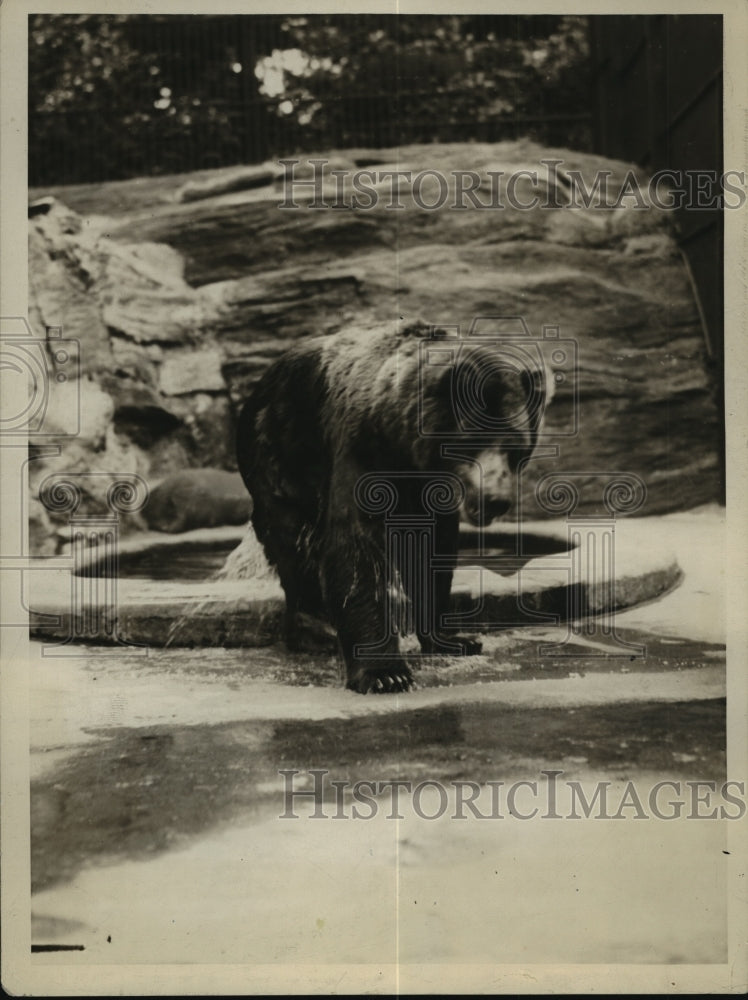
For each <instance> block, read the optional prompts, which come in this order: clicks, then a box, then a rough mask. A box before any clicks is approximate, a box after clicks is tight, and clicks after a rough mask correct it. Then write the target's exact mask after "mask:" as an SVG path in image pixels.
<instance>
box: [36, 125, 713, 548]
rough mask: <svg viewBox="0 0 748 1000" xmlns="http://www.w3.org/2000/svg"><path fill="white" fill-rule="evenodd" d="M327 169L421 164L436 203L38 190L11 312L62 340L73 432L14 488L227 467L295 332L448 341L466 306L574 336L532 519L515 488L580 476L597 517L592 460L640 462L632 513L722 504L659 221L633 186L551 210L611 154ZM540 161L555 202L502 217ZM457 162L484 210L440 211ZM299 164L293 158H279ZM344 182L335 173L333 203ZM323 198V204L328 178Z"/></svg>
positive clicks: (338, 162) (265, 185) (460, 154)
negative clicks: (437, 328) (554, 169)
mask: <svg viewBox="0 0 748 1000" xmlns="http://www.w3.org/2000/svg"><path fill="white" fill-rule="evenodd" d="M329 159H330V160H331V161H333V162H332V163H331V165H332V166H333V167H334V168H337V169H339V170H348V171H354V170H355V169H357V168H360V167H364V168H366V169H369V170H371V169H376V170H379V171H385V170H388V169H392V170H400V171H403V170H410V171H412V176H413V177H415V175H416V174H418V173H419V171H422V170H426V169H430V170H431V169H438V170H439V171H440V172H441V173H442V174H443V175H444V176H445V177H446V178H447V179H448V181H449V183H450V191H449V197H448V198H446V199H445V204H444V206H443V207H441V208H440V209H438V210H434V211H429V210H424V209H423V208H420V207H418V205H417V204H416V203H415V202H414V200H413V197H412V191H411V189H410V184H409V182H408V181H407V179H406V178H401V179H400V181H399V182H398V188H399V196H400V201H401V204H402V205H403V206H404V207H403V208H402V209H392V208H390V207H388V204H389V202H390V201H391V198H390V187H391V182H389V181H388V182H385V183H384V184H383V185H382V186H381V187H380V189H379V190H380V194H381V197H379V200H378V203H377V205H376V206H374V207H372V208H371V209H369V210H358V211H352V210H345V209H334V208H327V209H313V208H310V207H309V203H310V199H311V197H312V195H313V191H312V189H311V187H305V188H301V187H298V188H297V189H296V190H295V191H294V194H293V198H294V200H295V201H296V202H297V203H298V204H299V206H300V207H299V208H298V209H280V208H279V204H280V203H281V202H282V201H283V200H284V198H285V197H286V194H287V191H284V189H283V186H282V183H281V181H280V179H279V170H280V168H279V167H276V168H275V169H272V168H261V169H259V170H258V169H257V168H245V169H244V170H235V169H234V170H223V171H213V172H202V173H200V174H195V175H191V176H183V177H180V178H157V179H147V180H145V179H139V180H136V181H126V182H117V183H112V184H105V185H86V186H79V187H75V188H66V189H59V190H55V191H51V192H50V191H45V192H34V193H33V197H35V198H38V197H39V196H40V195H50V194H51V195H53V196H54V199H53V200H51V201H49V202H47V203H46V204H44V203H43V204H40V205H37V207H36V209H35V211H34V213H33V214H32V218H31V221H30V228H31V245H30V288H31V303H30V312H29V316H30V321H31V324H32V327H33V329H34V332H35V333H36V334H37V335H38V336H40V337H43V336H44V332H45V327H48V326H55V327H59V326H62V327H63V335H64V336H65V337H66V338H74V339H76V340H77V341H78V342H79V345H80V347H79V362H80V376H79V379H78V380H77V382H76V383H75V385H74V388H75V390H76V393H75V399H76V400H80V413H81V421H80V424H81V427H80V433H79V435H78V436H77V437H76V438H74V439H73V440H72V441H71V443H69V444H67V445H65V446H64V447H63V449H62V454H61V455H60V456H58V457H57V458H50V457H41V458H39V459H38V460H37V461H36V462H34V463H32V465H31V469H32V488H34V487H37V486H38V483H39V481H40V480H41V479H42V478H43V477H44V476H45V475H47V474H48V473H49V472H50V470H65V471H68V470H71V469H72V470H75V469H78V470H83V469H91V470H94V471H96V470H98V471H103V472H106V473H108V474H116V473H118V472H137V473H139V474H140V475H141V476H143V478H145V479H146V481H147V482H149V483H150V484H151V485H154V484H155V483H156V482H158V481H160V480H161V479H162V478H164V477H165V476H166V475H168V474H169V473H172V472H176V471H178V470H180V469H183V468H188V467H200V466H205V465H210V466H218V467H222V468H225V469H232V468H234V467H235V466H234V461H233V440H232V428H233V421H234V417H235V415H236V409H237V407H238V406H239V405H240V402H241V400H242V398H243V397H244V395H245V394H246V392H247V390H248V389H249V388H250V387H251V385H252V384H253V383H254V381H255V380H256V379H257V377H258V376H259V374H260V372H261V371H262V370H263V369H264V367H265V366H266V365H267V364H268V363H269V362H270V361H271V360H272V358H274V357H275V356H277V354H278V353H279V352H280V351H282V350H283V349H284V348H285V347H286V346H287V344H288V343H289V342H290V341H291V340H293V339H294V338H296V337H301V336H306V335H308V334H319V333H331V332H334V331H336V330H339V329H341V328H342V327H344V326H346V325H348V324H355V325H357V326H364V327H366V326H368V325H371V326H373V325H375V324H379V323H383V322H391V321H393V320H395V319H396V318H397V317H398V316H406V317H413V318H415V317H422V318H424V319H426V320H428V321H429V322H434V323H438V324H440V325H447V326H455V325H459V326H460V328H461V330H462V332H463V333H466V332H467V330H468V328H469V327H470V324H471V322H472V321H473V319H474V318H475V317H489V316H493V317H496V316H501V317H522V318H523V319H524V321H525V323H526V325H527V328H528V329H529V331H530V333H531V335H533V336H534V337H537V338H541V337H542V334H543V330H544V328H548V327H552V328H553V327H557V328H558V330H559V336H560V337H561V338H566V339H570V340H573V341H575V342H576V344H577V352H578V353H577V361H576V369H575V370H572V369H570V368H569V367H568V366H567V368H566V369H565V372H564V379H563V381H562V382H560V384H559V385H558V387H557V393H556V398H555V400H554V402H553V404H552V406H551V408H550V409H549V412H548V421H547V426H548V432H549V435H550V436H549V438H548V440H549V443H551V444H554V445H556V446H558V454H557V455H553V454H551V453H548V454H547V455H546V456H545V457H539V458H538V460H537V461H534V462H533V463H532V466H531V468H530V469H529V470H528V472H529V473H531V474H529V475H528V476H527V477H526V478H527V482H526V484H525V502H526V507H527V510H528V512H529V513H531V515H532V516H542V515H543V513H544V512H543V511H542V510H538V508H537V505H536V504H535V502H534V499H533V489H534V485H535V483H536V482H537V481H538V479H539V478H540V477H542V476H543V475H544V474H546V473H547V472H549V471H559V472H571V473H576V474H577V475H576V476H575V483H576V485H577V487H578V489H579V490H580V496H581V502H580V506H579V507H578V509H577V513H580V512H585V511H588V512H589V511H592V510H598V509H599V508H600V489H601V487H600V479H599V474H600V473H613V472H619V473H631V474H634V475H636V476H639V477H640V478H641V479H642V480H643V481H644V484H645V486H646V491H647V496H646V501H645V503H644V504H643V506H642V507H641V508H640V509H639V512H640V513H648V514H651V513H655V512H658V511H670V510H675V509H682V508H687V507H691V506H694V505H697V504H699V503H702V502H705V501H709V500H713V499H715V498H717V497H718V496H719V483H718V477H719V465H718V447H717V442H718V434H719V433H720V419H719V415H718V413H717V410H716V408H715V405H714V402H713V397H712V392H711V387H710V385H709V378H708V374H707V370H706V365H705V356H704V347H703V343H704V341H703V336H702V331H701V328H700V324H699V315H698V310H697V307H696V304H695V301H694V297H693V293H692V290H691V287H690V284H689V279H688V274H687V270H686V267H685V265H684V263H683V261H682V259H681V256H680V253H679V251H678V248H677V244H676V242H675V240H674V238H673V236H672V233H671V230H670V220H669V218H668V216H667V213H665V212H663V211H662V210H658V209H656V208H654V207H652V206H651V205H650V204H649V203H648V202H647V203H646V204H644V205H642V204H638V205H637V204H635V203H633V202H634V201H635V199H633V198H632V199H628V202H626V203H624V205H623V206H622V207H619V208H616V209H605V208H594V207H590V208H570V207H568V205H567V204H566V202H567V201H568V198H567V195H568V187H567V185H566V184H565V181H564V177H565V174H564V171H566V170H567V169H572V170H578V171H580V172H581V175H582V176H583V177H584V179H585V181H586V182H587V187H588V188H590V187H591V185H592V181H593V178H594V176H595V173H596V172H597V171H600V170H607V171H609V172H610V181H609V186H610V189H611V190H613V191H615V190H617V187H618V186H620V183H621V181H622V180H623V178H624V177H625V175H626V173H627V171H628V170H629V169H630V168H629V167H628V165H626V164H622V163H618V162H613V161H609V160H605V159H602V158H600V157H595V156H591V155H583V154H575V153H571V152H569V151H565V150H562V151H556V150H553V151H552V150H547V149H543V148H541V147H538V146H535V145H533V144H530V143H523V142H520V143H499V144H494V145H480V144H469V145H462V144H455V145H442V146H439V145H427V146H412V147H404V148H402V149H399V150H377V151H373V152H372V151H360V150H353V151H348V152H346V153H340V152H336V153H335V154H334V156H331V157H329ZM549 159H551V160H562V161H563V165H562V167H560V168H559V171H558V176H557V177H556V179H555V183H554V178H553V177H551V178H550V180H551V184H550V187H549V188H548V189H547V193H548V195H549V197H548V202H549V203H550V207H547V206H544V205H543V204H542V201H543V199H541V204H539V205H537V206H536V207H534V208H532V209H529V210H523V209H521V208H519V207H516V206H515V207H512V205H511V204H510V203H509V201H508V200H507V197H506V181H507V178H508V177H510V176H511V175H512V174H513V173H515V174H516V172H517V171H518V170H523V169H524V170H530V171H535V172H536V173H537V174H538V175H539V177H540V178H541V179H542V178H543V177H546V176H547V171H546V170H545V168H544V167H543V165H542V162H541V161H543V160H549ZM458 170H472V171H476V172H478V173H479V174H480V176H481V186H480V188H478V189H476V195H477V197H478V198H479V199H480V201H481V202H483V203H487V202H489V201H490V200H491V199H492V198H493V199H494V200H495V201H496V200H498V202H499V203H500V204H501V205H502V207H500V208H499V207H492V208H478V207H475V206H473V205H471V203H470V199H463V201H464V203H465V208H464V209H455V208H453V207H450V205H452V204H453V203H454V201H455V197H454V184H455V180H454V173H453V172H454V171H458ZM502 172H503V173H502ZM310 174H311V168H310V167H309V166H308V164H306V163H305V162H303V163H302V164H300V165H299V167H298V168H297V171H296V176H297V177H298V178H300V179H303V178H304V177H307V178H308V177H309V176H310ZM340 176H343V175H342V174H341V175H340ZM497 178H498V186H497ZM435 184H436V181H435V180H434V179H433V178H427V179H426V180H424V183H423V185H422V188H421V190H420V195H421V197H422V199H423V201H426V202H433V201H435V200H437V196H438V195H439V189H438V187H435V186H434V185H435ZM350 185H351V180H350V174H349V175H348V177H347V178H346V179H345V180H344V186H343V189H342V193H343V199H344V201H349V200H350V197H351V193H352V191H351V186H350ZM429 185H431V186H429ZM538 190H539V188H538V187H537V186H533V185H531V183H530V181H529V180H528V179H527V178H526V177H525V179H524V180H522V181H521V182H520V183H519V184H517V186H516V188H515V196H516V199H518V200H521V201H522V202H526V203H528V202H530V201H531V199H532V197H533V195H535V194H537V193H538ZM642 190H643V191H645V192H646V186H645V185H644V186H643V187H642ZM323 193H324V197H325V198H326V200H327V201H328V202H332V201H334V200H335V198H336V189H335V187H334V184H333V181H332V180H331V181H329V182H327V183H326V184H325V186H324V189H323ZM487 329H490V325H489V327H487ZM549 351H551V352H552V345H550V346H549V345H548V344H546V347H545V348H544V352H545V353H546V354H548V353H549ZM52 364H53V365H54V361H53V362H52ZM68 367H69V366H68ZM575 386H576V388H577V389H578V400H577V401H575ZM66 392H67V396H65V395H64V393H63V392H62V391H58V390H57V389H55V388H53V392H52V399H51V410H50V417H51V418H52V419H54V415H55V412H56V410H59V411H63V410H66V409H67V410H69V407H70V405H71V396H70V392H71V387H70V384H68V386H67V389H66ZM76 405H77V402H76ZM575 413H576V422H577V430H576V433H568V432H569V431H572V432H573V431H574V416H575ZM563 432H566V433H563ZM557 433H561V434H562V436H554V435H555V434H557ZM133 524H134V525H137V524H138V521H137V519H134V520H133ZM38 534H39V531H37V535H38Z"/></svg>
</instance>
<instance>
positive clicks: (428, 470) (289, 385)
mask: <svg viewBox="0 0 748 1000" xmlns="http://www.w3.org/2000/svg"><path fill="white" fill-rule="evenodd" d="M527 358H530V355H529V354H528V353H527V352H525V351H520V352H517V351H509V352H504V351H502V350H501V349H500V348H498V347H497V345H496V343H494V342H491V341H484V340H482V339H481V338H475V340H474V341H473V340H472V339H471V338H465V339H462V340H460V339H456V338H453V337H450V336H448V335H447V334H446V333H445V332H444V331H443V330H439V329H435V328H434V327H431V326H429V325H427V324H425V323H422V322H416V323H412V324H409V325H408V324H405V325H403V324H401V325H399V326H395V325H394V324H393V326H392V327H388V328H383V329H375V330H370V329H369V330H351V331H344V332H341V333H338V334H334V335H330V336H323V337H315V338H307V339H304V340H301V341H300V342H298V343H297V344H296V345H294V346H293V347H291V348H290V349H289V350H288V351H287V352H286V353H284V354H283V355H282V356H281V357H280V358H279V359H277V360H276V361H275V362H274V363H273V364H272V365H271V366H270V367H269V368H268V369H267V370H266V371H265V373H264V374H263V376H262V378H261V379H260V381H259V382H258V383H257V385H256V387H255V389H254V391H253V393H252V395H251V397H250V399H249V400H248V401H247V403H246V404H245V406H244V408H243V410H242V412H241V415H240V418H239V424H238V429H237V454H238V464H239V470H240V472H241V474H242V477H243V479H244V482H245V484H246V486H247V488H248V490H249V492H250V494H251V496H252V500H253V504H254V508H253V514H252V522H253V525H254V529H255V532H256V534H257V537H258V539H259V541H260V542H261V543H262V545H263V547H264V550H265V554H266V556H267V558H268V560H269V561H270V563H271V564H272V565H273V566H274V567H275V568H276V569H277V571H278V574H279V576H280V581H281V584H282V586H283V590H284V592H285V597H286V613H285V618H284V623H285V624H284V634H285V639H286V642H287V644H288V645H289V647H290V648H295V647H296V648H297V644H298V634H297V623H298V620H299V619H298V616H299V615H300V614H301V615H311V616H313V617H314V618H318V619H322V620H325V621H327V622H328V623H330V624H331V625H332V626H333V628H334V629H335V630H336V631H337V636H338V641H339V644H340V648H341V652H342V655H343V658H344V660H345V667H346V686H347V687H348V688H350V689H352V690H354V691H358V692H361V693H362V694H366V693H367V692H376V693H386V692H394V691H407V690H408V689H409V688H410V687H411V685H412V683H413V676H412V674H411V671H410V669H409V667H408V665H407V664H406V662H405V660H404V658H403V657H402V655H401V654H400V651H399V642H398V634H399V633H401V632H402V631H403V628H404V626H403V615H402V614H401V613H400V612H398V611H397V610H394V611H393V608H395V609H397V607H398V602H399V601H402V599H403V598H404V599H405V601H406V603H407V605H408V607H409V609H410V611H409V614H410V618H409V619H407V624H406V626H405V627H408V626H409V627H410V629H411V630H412V631H415V632H416V634H417V636H418V639H419V642H420V645H421V649H422V651H423V652H424V653H437V652H444V653H474V652H478V651H480V648H481V645H480V642H479V641H477V640H476V639H473V638H467V637H464V636H459V635H454V634H453V633H451V632H450V630H449V628H448V627H446V625H445V615H446V613H447V611H448V605H449V596H450V588H451V583H452V574H453V570H454V568H455V565H456V559H457V550H458V540H459V525H460V517H461V515H462V516H463V517H464V518H466V519H467V520H468V521H469V522H470V523H471V524H473V525H476V526H481V525H484V524H488V523H489V522H490V521H491V520H493V519H494V518H496V517H499V516H501V515H502V514H504V513H505V512H506V511H507V510H508V509H509V507H510V506H511V503H512V501H513V499H514V495H515V489H516V484H515V478H516V476H515V474H516V472H517V469H518V468H519V467H520V466H521V464H522V463H523V461H524V460H526V459H527V458H528V457H529V455H530V454H531V453H532V450H533V448H534V446H535V443H536V441H537V436H538V429H539V424H540V420H541V417H542V412H543V408H544V405H545V395H546V379H545V372H544V369H543V366H542V364H534V363H532V361H531V360H530V361H526V360H525V359H527Z"/></svg>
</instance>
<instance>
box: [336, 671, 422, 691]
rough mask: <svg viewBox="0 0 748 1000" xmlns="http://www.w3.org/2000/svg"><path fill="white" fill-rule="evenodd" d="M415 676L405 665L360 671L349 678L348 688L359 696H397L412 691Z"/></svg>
mask: <svg viewBox="0 0 748 1000" xmlns="http://www.w3.org/2000/svg"><path fill="white" fill-rule="evenodd" d="M413 684H414V682H413V675H412V673H411V672H410V670H409V669H408V667H407V666H406V665H405V663H397V664H391V665H390V666H382V667H366V668H360V669H358V670H357V671H356V672H355V673H354V674H353V675H352V676H350V677H349V678H348V683H347V684H346V687H347V688H349V690H351V691H357V692H358V693H359V694H396V693H398V692H405V691H410V689H411V688H412V687H413Z"/></svg>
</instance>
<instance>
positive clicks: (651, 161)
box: [29, 14, 723, 409]
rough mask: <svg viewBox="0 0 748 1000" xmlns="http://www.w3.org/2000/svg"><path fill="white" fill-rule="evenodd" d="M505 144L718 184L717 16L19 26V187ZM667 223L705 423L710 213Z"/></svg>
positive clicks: (49, 22)
mask: <svg viewBox="0 0 748 1000" xmlns="http://www.w3.org/2000/svg"><path fill="white" fill-rule="evenodd" d="M522 137H527V138H530V139H533V140H535V141H538V142H540V143H542V144H544V145H547V146H556V147H559V146H560V147H566V148H570V149H576V150H580V151H594V152H599V153H602V154H604V155H606V156H609V157H613V158H616V159H621V160H624V161H628V162H632V163H636V164H639V165H641V166H643V167H645V168H646V169H648V170H649V171H651V172H654V171H656V170H658V169H662V168H669V169H672V170H676V171H696V170H698V171H713V172H714V173H715V174H720V173H721V172H722V169H723V164H722V18H721V16H720V15H709V14H707V15H647V16H639V15H636V16H634V15H610V16H597V17H581V16H562V15H549V16H545V15H544V16H494V15H399V16H398V15H379V14H376V15H375V14H361V15H314V16H292V15H286V14H277V15H254V16H246V15H244V16H236V15H215V16H214V15H200V16H194V15H162V14H159V15H150V16H142V15H137V16H128V15H106V14H95V15H94V14H76V15H72V14H61V15H54V16H50V15H41V14H36V15H32V16H31V17H30V18H29V184H30V186H32V187H36V188H44V186H51V185H54V186H55V187H57V186H59V185H61V184H81V183H90V182H102V181H111V180H117V179H124V178H130V177H142V176H155V175H166V174H172V173H183V172H185V171H191V170H198V169H205V168H211V167H225V166H229V165H234V164H241V163H259V162H262V161H264V160H268V159H276V158H278V157H281V156H287V155H293V154H305V153H309V152H313V151H320V150H325V149H333V148H341V149H344V148H352V147H357V146H362V147H369V148H371V147H378V146H379V147H381V146H393V145H398V144H409V143H414V142H423V143H430V142H454V141H466V142H470V141H483V142H497V141H501V140H512V139H518V138H522ZM677 226H678V231H679V241H680V245H681V248H682V250H683V252H684V260H686V262H687V265H688V267H689V271H690V274H691V276H692V283H693V287H694V292H695V294H696V297H697V300H698V303H699V308H700V312H701V316H702V325H703V329H704V337H705V342H706V347H707V352H708V357H709V361H710V364H711V367H712V374H713V378H714V383H715V388H716V392H717V395H718V397H719V400H718V401H719V403H720V409H722V406H721V403H722V399H721V393H722V377H723V376H722V373H723V227H722V213H721V210H720V209H719V208H716V207H713V208H708V209H697V208H694V207H684V208H682V209H681V210H679V211H678V212H677Z"/></svg>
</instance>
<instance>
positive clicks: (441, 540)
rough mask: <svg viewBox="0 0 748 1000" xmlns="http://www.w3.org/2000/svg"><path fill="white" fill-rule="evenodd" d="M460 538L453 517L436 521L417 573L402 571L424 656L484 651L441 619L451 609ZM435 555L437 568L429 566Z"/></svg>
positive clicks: (469, 654)
mask: <svg viewBox="0 0 748 1000" xmlns="http://www.w3.org/2000/svg"><path fill="white" fill-rule="evenodd" d="M459 536H460V525H459V519H458V518H457V517H456V516H448V517H443V518H439V519H438V520H437V522H436V525H435V531H434V534H433V537H432V539H430V547H429V549H428V551H425V552H423V553H422V555H421V558H420V559H418V560H416V561H415V564H416V568H417V569H418V572H414V571H413V567H410V566H405V565H404V566H402V567H401V575H402V578H403V581H404V583H405V588H406V590H407V592H408V596H409V597H410V600H411V602H412V604H413V609H414V615H415V622H416V635H417V636H418V641H419V643H420V646H421V651H422V652H423V653H425V654H426V655H427V656H431V655H440V656H475V655H476V654H478V653H480V652H482V650H483V643H482V642H481V641H480V639H477V638H475V637H474V636H468V635H458V634H457V633H456V632H455V631H450V629H448V628H447V627H446V626H445V625H444V617H445V615H446V614H448V612H449V607H450V602H449V599H450V595H451V593H452V576H453V574H454V568H455V565H456V563H457V550H458V545H459ZM427 544H428V543H427ZM434 555H438V556H440V557H441V558H440V562H441V565H440V566H439V568H434V567H433V566H432V557H433V556H434ZM445 561H446V562H447V565H445Z"/></svg>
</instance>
